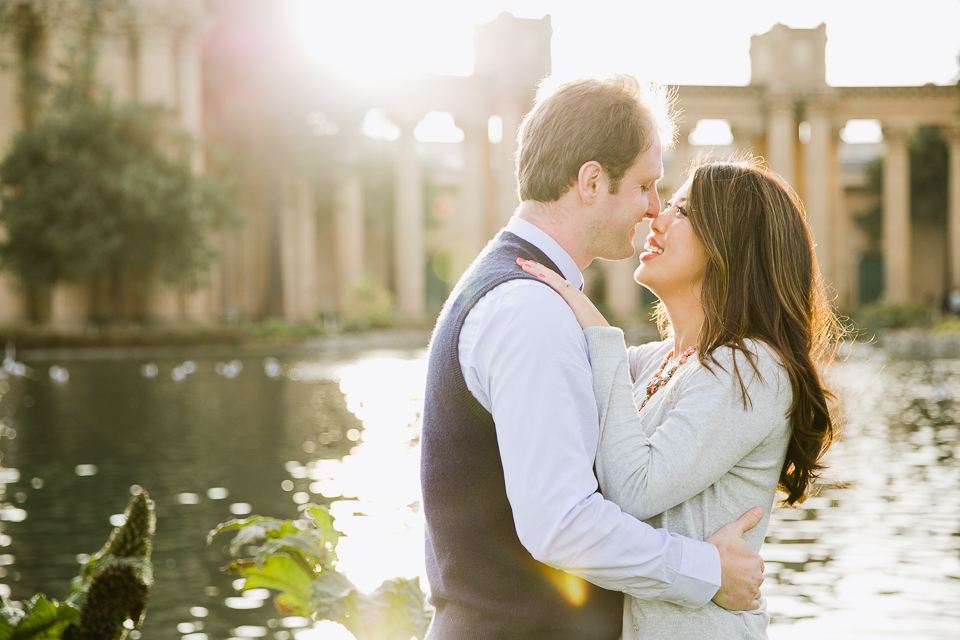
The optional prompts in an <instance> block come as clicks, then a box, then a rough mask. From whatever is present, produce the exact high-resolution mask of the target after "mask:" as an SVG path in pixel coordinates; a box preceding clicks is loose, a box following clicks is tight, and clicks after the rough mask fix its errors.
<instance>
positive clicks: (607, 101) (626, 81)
mask: <svg viewBox="0 0 960 640" xmlns="http://www.w3.org/2000/svg"><path fill="white" fill-rule="evenodd" d="M658 132H659V134H660V137H661V142H662V143H663V145H664V146H665V147H670V146H672V144H673V139H674V136H675V135H676V115H675V114H674V113H673V111H672V109H671V99H670V98H669V97H668V95H667V93H666V92H664V91H663V90H662V89H659V88H657V87H649V88H648V87H642V86H641V85H640V83H639V82H637V80H636V79H635V78H634V77H633V76H628V75H617V76H613V77H612V78H610V79H607V80H598V79H593V78H587V79H583V80H576V81H574V82H568V83H566V84H563V85H560V87H558V88H557V90H556V91H554V92H552V93H549V94H546V95H545V91H544V87H543V86H541V90H540V92H539V95H538V96H537V103H536V105H535V106H534V107H533V109H532V110H531V111H530V113H528V114H527V115H526V117H525V118H524V119H523V125H522V126H521V127H520V136H519V148H518V149H517V193H518V195H519V196H520V200H521V201H523V200H534V201H536V202H555V201H557V200H559V199H560V197H561V196H563V194H564V193H566V192H567V190H568V189H569V188H570V187H571V186H572V185H573V184H575V183H576V181H577V177H578V175H579V173H580V167H582V166H583V165H584V164H585V163H587V162H590V161H591V160H594V161H596V162H598V163H600V166H602V167H603V170H604V171H606V172H607V175H608V176H609V178H610V191H611V193H617V191H618V190H619V188H620V180H621V178H623V175H624V174H625V173H626V172H627V170H628V169H630V167H632V166H633V164H634V162H636V160H637V157H638V156H639V155H640V154H641V153H643V152H644V151H646V150H647V149H649V148H650V145H651V144H653V139H654V138H653V136H654V133H658Z"/></svg>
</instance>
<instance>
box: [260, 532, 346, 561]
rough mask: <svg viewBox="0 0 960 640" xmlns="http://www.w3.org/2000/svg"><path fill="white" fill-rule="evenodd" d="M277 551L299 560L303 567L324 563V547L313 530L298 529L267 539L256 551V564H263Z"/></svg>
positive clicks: (325, 554)
mask: <svg viewBox="0 0 960 640" xmlns="http://www.w3.org/2000/svg"><path fill="white" fill-rule="evenodd" d="M278 553H284V554H286V555H289V556H291V557H293V558H296V559H298V560H300V561H301V562H302V563H303V565H304V567H305V568H310V569H311V570H313V567H315V566H316V565H318V564H326V562H325V560H326V556H327V553H326V549H325V548H324V546H323V540H322V539H321V538H320V536H319V533H318V532H315V531H298V532H297V533H291V534H288V535H285V536H283V537H281V538H275V539H273V540H267V541H266V542H264V543H263V545H261V546H260V549H259V550H258V551H257V557H256V562H257V564H258V565H260V564H263V563H264V562H265V561H266V560H267V558H269V557H270V556H273V555H276V554H278ZM327 568H328V567H327Z"/></svg>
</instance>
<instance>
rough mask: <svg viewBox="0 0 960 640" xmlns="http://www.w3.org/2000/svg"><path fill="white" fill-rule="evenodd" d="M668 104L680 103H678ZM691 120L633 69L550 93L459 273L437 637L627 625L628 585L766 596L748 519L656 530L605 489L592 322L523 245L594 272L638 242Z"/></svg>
mask: <svg viewBox="0 0 960 640" xmlns="http://www.w3.org/2000/svg"><path fill="white" fill-rule="evenodd" d="M663 111H664V113H666V110H665V109H664V110H663ZM674 128H675V125H674V124H673V122H672V120H671V119H670V117H669V116H665V117H662V118H661V117H658V116H657V111H656V105H655V104H654V103H653V102H652V101H651V99H650V98H649V96H647V95H646V94H645V93H644V92H643V91H642V90H641V89H640V86H639V85H638V84H637V82H636V80H634V79H633V78H630V77H626V76H622V77H617V78H614V79H612V80H609V81H598V80H581V81H577V82H573V83H569V84H566V85H563V86H562V87H560V88H559V89H558V90H557V91H556V92H555V93H553V94H551V95H548V96H541V97H539V98H538V101H537V104H536V106H535V107H534V108H533V110H532V111H531V112H530V113H529V114H527V117H526V118H525V119H524V123H523V126H522V129H521V134H520V148H519V151H518V163H517V164H518V170H517V172H518V183H519V193H520V199H521V204H520V207H519V208H518V210H517V212H516V214H515V215H514V217H513V218H512V219H511V220H510V222H509V224H508V225H507V227H506V228H505V229H504V230H502V231H501V232H500V233H499V234H498V235H497V237H496V238H494V240H492V241H491V242H490V244H488V245H487V247H486V248H485V249H484V250H483V252H482V253H481V255H480V256H479V257H478V258H477V260H476V261H474V263H473V264H472V265H471V266H470V268H469V269H467V271H466V272H465V273H464V275H463V277H462V278H461V279H460V281H459V282H458V283H457V285H456V287H455V288H454V290H453V292H452V293H451V295H450V298H449V299H448V300H447V303H446V304H445V305H444V309H443V311H442V312H441V314H440V318H439V319H438V321H437V327H436V329H435V331H434V334H433V338H432V340H431V345H430V360H429V369H428V373H427V391H426V398H425V406H424V414H423V436H422V466H421V479H422V484H423V495H424V513H425V516H426V521H427V540H426V544H427V554H426V560H427V576H428V579H429V581H430V586H431V591H432V595H431V599H432V602H433V604H434V605H435V606H436V609H437V611H436V615H435V618H434V621H433V624H432V626H431V628H430V631H429V633H428V637H429V638H431V640H447V639H451V640H452V639H460V638H477V639H481V638H484V639H485V638H504V639H506V638H511V639H513V638H550V639H551V640H565V639H567V638H569V639H571V640H573V639H574V638H576V639H577V640H587V639H594V638H595V639H598V640H616V638H618V637H619V636H620V632H621V620H622V611H623V595H622V593H621V592H626V593H629V594H631V595H633V596H636V597H639V598H645V599H660V600H665V601H668V602H673V603H676V604H679V605H683V606H689V607H701V606H703V605H704V604H706V603H707V602H708V601H710V600H711V598H712V599H714V601H715V602H717V603H718V604H720V605H721V606H726V607H728V608H739V609H754V608H757V607H758V606H759V603H758V602H755V598H756V597H758V594H759V587H760V583H761V582H762V580H763V577H762V562H761V560H760V559H759V556H757V555H756V554H755V553H753V551H752V550H751V549H750V548H749V546H748V545H747V544H746V543H745V542H743V540H742V539H741V538H740V535H741V534H742V532H743V531H745V530H746V529H749V528H750V527H752V526H754V525H755V524H756V523H757V522H758V521H759V519H760V515H762V510H759V511H760V513H755V512H754V511H751V512H749V513H748V514H746V515H745V516H744V517H743V518H741V519H740V520H738V521H737V522H735V523H732V524H731V525H728V526H727V527H724V529H721V531H719V532H717V534H715V535H714V536H712V537H711V538H710V540H709V541H707V542H701V541H697V540H691V539H688V538H683V537H680V536H677V535H672V534H670V533H668V532H666V531H663V530H655V529H653V528H651V527H649V526H648V525H645V524H644V523H642V522H639V521H638V520H636V519H634V518H632V517H630V516H628V515H626V514H624V513H623V512H621V511H620V509H619V507H617V506H616V505H615V504H613V503H611V502H609V501H607V500H604V499H603V497H602V496H601V495H600V494H599V493H598V492H597V489H598V487H597V480H596V477H595V475H594V473H593V464H594V457H595V455H596V448H597V441H598V438H599V421H598V416H597V409H596V403H595V400H594V397H593V387H592V374H591V370H590V362H589V358H588V353H587V349H586V342H585V340H584V338H583V333H582V332H581V330H580V326H579V324H578V323H577V321H576V319H575V317H574V315H573V313H572V312H571V311H570V309H569V307H568V306H567V305H566V303H565V302H564V301H563V300H562V298H561V297H560V296H558V295H557V294H556V292H554V291H553V290H552V289H550V288H549V287H547V286H543V283H541V282H539V281H538V280H537V279H536V278H534V277H532V276H528V275H527V274H526V273H524V272H523V271H521V270H520V269H519V267H517V266H516V262H515V261H516V259H517V258H518V257H520V258H524V259H531V260H535V261H537V262H540V263H541V264H545V265H546V266H548V267H550V268H552V269H555V270H556V271H557V272H559V273H562V274H563V276H564V277H565V278H567V280H568V281H569V282H570V283H571V285H572V286H578V287H579V286H582V283H583V276H582V275H581V271H582V270H583V269H584V268H586V267H587V265H589V264H590V263H591V262H592V261H593V260H594V259H595V258H605V259H610V260H617V259H623V258H628V257H631V256H633V255H634V251H635V247H634V244H633V239H634V235H635V233H636V226H637V224H639V223H640V221H641V220H642V219H643V218H644V217H645V216H654V215H656V214H657V212H658V211H659V208H660V201H659V197H658V195H657V182H658V181H659V179H660V178H661V176H662V172H663V167H662V163H661V159H660V153H661V140H668V141H669V140H671V139H672V137H673V129H674Z"/></svg>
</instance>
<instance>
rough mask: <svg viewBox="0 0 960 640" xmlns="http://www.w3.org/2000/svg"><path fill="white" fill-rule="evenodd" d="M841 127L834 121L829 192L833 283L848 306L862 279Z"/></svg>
mask: <svg viewBox="0 0 960 640" xmlns="http://www.w3.org/2000/svg"><path fill="white" fill-rule="evenodd" d="M841 129H842V127H840V126H837V125H836V124H834V125H833V129H832V130H831V134H830V135H831V138H832V140H833V151H832V152H831V153H832V159H833V166H834V169H833V180H832V185H833V188H832V190H831V193H830V215H831V216H832V217H833V240H834V241H833V242H832V243H831V245H832V250H833V272H834V280H833V286H834V288H835V289H836V292H837V294H836V295H837V302H836V303H837V305H839V306H841V307H846V308H849V307H850V305H853V304H856V303H858V302H859V300H858V297H857V296H858V291H857V283H858V282H859V278H860V275H859V268H860V262H859V259H860V256H859V254H858V252H857V251H855V250H854V244H853V243H854V238H855V237H856V232H855V229H854V228H853V220H851V219H850V213H849V212H848V211H847V193H846V185H845V184H844V181H843V169H842V168H841V167H840V156H839V153H840V144H839V142H838V141H839V140H840V130H841Z"/></svg>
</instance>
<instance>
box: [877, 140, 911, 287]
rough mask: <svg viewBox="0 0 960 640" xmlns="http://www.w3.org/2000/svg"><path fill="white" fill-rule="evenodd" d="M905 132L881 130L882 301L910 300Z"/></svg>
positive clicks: (908, 167)
mask: <svg viewBox="0 0 960 640" xmlns="http://www.w3.org/2000/svg"><path fill="white" fill-rule="evenodd" d="M909 137H910V132H909V131H908V130H907V129H897V128H893V127H884V128H883V138H884V142H885V143H886V147H887V157H886V160H885V162H884V164H883V240H882V246H883V281H884V296H883V300H884V302H886V303H887V304H898V303H903V302H907V301H909V300H910V271H911V260H910V157H909V154H908V153H907V141H908V140H909Z"/></svg>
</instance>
